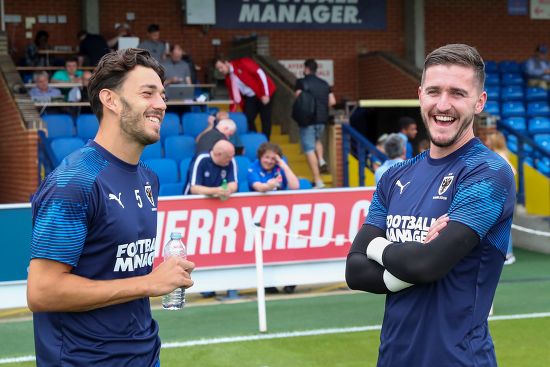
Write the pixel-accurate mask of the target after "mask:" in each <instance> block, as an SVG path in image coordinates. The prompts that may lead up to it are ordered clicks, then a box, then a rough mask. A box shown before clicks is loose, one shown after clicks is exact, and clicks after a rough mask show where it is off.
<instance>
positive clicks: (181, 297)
mask: <svg viewBox="0 0 550 367" xmlns="http://www.w3.org/2000/svg"><path fill="white" fill-rule="evenodd" d="M163 255H164V259H165V260H166V259H167V258H168V257H170V256H178V257H181V258H183V259H185V258H186V256H187V253H186V250H185V245H184V244H183V242H182V241H181V233H178V232H172V233H171V234H170V240H169V241H168V242H167V243H166V245H164V252H163ZM183 306H185V289H184V288H176V289H175V290H173V291H172V292H171V293H168V294H166V295H164V296H162V308H164V309H165V310H180V309H181V308H183Z"/></svg>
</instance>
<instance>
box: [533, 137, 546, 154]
mask: <svg viewBox="0 0 550 367" xmlns="http://www.w3.org/2000/svg"><path fill="white" fill-rule="evenodd" d="M533 140H534V141H535V143H537V145H538V146H540V147H541V148H542V149H544V150H545V151H547V152H548V153H550V134H537V135H535V136H533Z"/></svg>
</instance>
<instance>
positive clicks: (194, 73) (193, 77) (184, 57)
mask: <svg viewBox="0 0 550 367" xmlns="http://www.w3.org/2000/svg"><path fill="white" fill-rule="evenodd" d="M181 59H182V60H183V61H185V62H186V63H187V64H189V69H190V70H191V83H192V84H199V78H198V77H197V71H200V70H201V67H200V66H198V65H196V64H195V62H194V61H193V58H192V57H191V55H190V54H188V53H187V51H185V50H183V55H182V57H181Z"/></svg>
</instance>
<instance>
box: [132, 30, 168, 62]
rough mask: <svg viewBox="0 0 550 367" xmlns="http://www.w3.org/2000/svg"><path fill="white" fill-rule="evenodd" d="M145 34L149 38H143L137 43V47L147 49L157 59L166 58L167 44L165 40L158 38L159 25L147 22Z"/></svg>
mask: <svg viewBox="0 0 550 367" xmlns="http://www.w3.org/2000/svg"><path fill="white" fill-rule="evenodd" d="M147 34H148V36H149V39H146V40H143V41H141V42H140V43H139V45H138V48H142V49H144V50H147V51H149V53H150V54H151V56H153V57H154V58H155V59H157V61H159V62H160V61H162V60H165V59H166V53H167V51H168V50H169V46H168V44H167V43H166V42H163V41H161V40H160V27H159V25H158V24H149V27H147Z"/></svg>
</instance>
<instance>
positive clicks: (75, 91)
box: [67, 70, 92, 102]
mask: <svg viewBox="0 0 550 367" xmlns="http://www.w3.org/2000/svg"><path fill="white" fill-rule="evenodd" d="M91 77H92V73H91V72H90V71H88V70H86V71H84V72H83V73H82V78H81V79H82V85H81V86H80V87H74V88H72V89H71V90H70V91H69V95H68V97H67V101H69V102H88V101H89V99H88V84H89V83H90V78H91Z"/></svg>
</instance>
